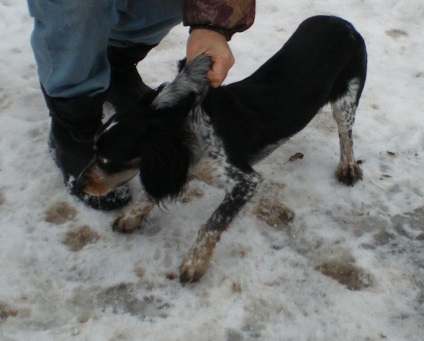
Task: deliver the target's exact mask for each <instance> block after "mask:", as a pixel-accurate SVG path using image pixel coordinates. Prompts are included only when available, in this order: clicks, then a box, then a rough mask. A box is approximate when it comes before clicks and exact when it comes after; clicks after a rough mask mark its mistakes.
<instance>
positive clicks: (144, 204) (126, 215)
mask: <svg viewBox="0 0 424 341" xmlns="http://www.w3.org/2000/svg"><path fill="white" fill-rule="evenodd" d="M154 206H155V202H154V201H153V200H152V199H151V198H150V197H148V196H143V197H141V198H140V199H139V200H137V202H136V203H134V204H133V205H132V206H131V207H130V208H129V209H128V210H125V211H124V212H123V213H121V214H120V215H119V216H118V218H116V220H115V221H114V222H113V224H112V228H113V230H114V231H118V232H121V233H131V232H133V231H134V230H135V229H136V228H138V227H140V226H141V224H142V223H143V221H144V220H145V218H146V217H147V215H148V214H149V213H150V211H151V210H152V209H153V207H154Z"/></svg>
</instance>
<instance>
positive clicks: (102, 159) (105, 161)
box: [97, 156, 110, 165]
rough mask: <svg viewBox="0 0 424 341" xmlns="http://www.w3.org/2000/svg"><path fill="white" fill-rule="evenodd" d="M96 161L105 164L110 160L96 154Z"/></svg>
mask: <svg viewBox="0 0 424 341" xmlns="http://www.w3.org/2000/svg"><path fill="white" fill-rule="evenodd" d="M97 161H98V162H99V163H101V164H103V165H107V164H108V163H110V160H108V159H106V158H104V157H101V156H97Z"/></svg>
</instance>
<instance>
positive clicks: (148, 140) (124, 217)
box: [79, 16, 367, 282]
mask: <svg viewBox="0 0 424 341" xmlns="http://www.w3.org/2000/svg"><path fill="white" fill-rule="evenodd" d="M210 67H211V61H210V59H209V58H208V57H206V56H200V57H198V58H196V59H195V60H193V61H192V62H191V63H188V64H187V65H185V66H184V68H183V69H182V70H181V71H180V73H179V74H178V75H177V77H176V78H175V80H174V81H173V82H171V83H167V84H164V85H162V86H161V87H159V88H158V89H157V90H155V91H154V92H152V94H151V96H150V98H149V99H147V100H146V103H141V104H140V106H139V107H138V108H137V109H136V110H134V111H133V112H127V113H118V114H116V115H114V116H112V117H111V118H110V119H109V121H108V122H107V123H105V124H104V126H103V127H102V128H101V129H100V131H99V132H98V134H97V136H96V138H95V145H94V150H95V158H94V159H93V161H92V163H91V164H90V165H89V166H88V167H87V168H86V170H85V171H84V172H83V173H82V174H81V176H80V177H79V184H80V185H81V186H82V187H83V188H84V190H85V191H86V192H87V193H90V194H91V195H100V194H104V193H107V192H109V191H111V190H112V189H114V188H115V187H117V186H119V185H122V184H123V183H125V182H127V181H129V180H130V179H131V178H133V177H134V176H135V175H137V174H140V179H141V183H142V185H143V188H144V190H145V192H146V196H145V197H143V198H142V200H141V202H138V203H137V204H136V205H134V206H133V207H132V208H130V209H129V210H128V211H126V212H124V213H122V214H121V215H120V216H119V217H118V218H117V219H116V221H115V222H114V228H115V229H116V230H119V231H121V232H131V231H133V230H134V229H135V228H137V227H138V226H139V225H140V224H142V222H143V220H144V219H145V218H146V216H147V215H148V214H149V212H150V211H151V210H152V208H153V207H154V205H155V204H156V203H158V202H160V201H163V200H165V199H169V198H171V199H172V198H176V197H177V196H178V195H179V194H180V193H181V192H182V191H183V189H184V187H185V185H186V184H187V183H188V181H189V179H190V178H191V177H193V176H194V177H196V178H198V179H200V180H202V181H204V182H206V183H208V184H210V185H213V186H217V187H219V188H223V189H225V191H226V195H225V198H224V200H223V202H222V203H221V204H220V205H219V206H218V208H216V210H215V211H214V212H213V214H212V215H211V217H210V218H209V219H208V221H207V222H206V223H205V224H204V225H203V226H202V227H201V228H200V230H199V232H198V236H197V239H196V241H195V242H194V244H193V245H192V247H191V248H190V250H189V251H188V253H187V254H186V256H185V258H184V260H183V262H182V264H181V267H180V279H181V281H183V282H189V281H196V280H199V279H200V278H201V277H202V276H203V275H204V274H205V273H206V270H207V268H208V265H209V261H210V259H211V256H212V254H213V250H214V247H215V245H216V243H217V242H218V241H219V238H220V235H221V233H222V232H223V231H224V230H225V229H226V228H227V227H228V226H229V224H230V222H231V221H232V220H233V218H234V217H235V216H236V214H237V213H238V212H239V211H240V209H241V208H242V207H243V206H244V205H245V204H246V203H247V202H248V201H249V200H250V199H251V198H252V196H253V195H254V193H255V189H256V187H257V186H258V184H259V183H260V181H261V177H260V175H259V174H258V173H257V172H255V171H254V170H253V168H252V165H253V164H255V162H257V161H259V160H261V159H263V158H264V157H266V156H267V155H269V154H270V153H271V152H272V151H273V150H274V149H276V148H277V147H278V146H280V145H281V144H282V143H283V142H285V141H286V140H287V139H288V138H290V137H291V136H293V135H294V134H296V133H297V132H299V131H300V130H302V129H303V128H304V127H305V126H306V125H307V124H308V123H309V122H310V121H311V120H312V118H313V117H314V116H315V114H316V113H317V112H318V111H319V110H320V109H321V108H322V107H323V106H324V105H326V104H327V103H330V104H331V106H332V109H333V114H334V118H335V120H336V122H337V126H338V132H339V137H340V162H339V165H338V168H337V171H336V176H337V178H338V179H339V180H340V181H341V182H343V183H345V184H346V185H353V184H354V183H355V182H356V181H357V180H358V179H361V178H362V171H361V169H360V168H359V166H358V165H357V163H356V161H355V159H354V156H353V142H352V126H353V123H354V119H355V112H356V108H357V106H358V102H359V98H360V96H361V93H362V90H363V87H364V83H365V78H366V69H367V53H366V48H365V43H364V40H363V39H362V37H361V35H360V34H359V33H358V32H357V31H356V30H355V29H354V27H353V26H352V25H351V24H350V23H349V22H347V21H345V20H343V19H340V18H337V17H332V16H316V17H312V18H309V19H307V20H305V21H304V22H303V23H302V24H301V25H300V26H299V28H298V29H297V30H296V32H295V33H294V34H293V36H292V37H291V38H290V39H289V40H288V41H287V43H286V44H285V45H284V46H283V48H282V49H281V50H280V51H279V52H277V53H276V54H275V55H274V56H273V57H272V58H271V59H270V60H269V61H267V62H266V63H265V64H264V65H263V66H262V67H260V68H259V69H258V70H257V71H256V72H255V73H253V74H252V75H251V76H250V77H248V78H246V79H244V80H242V81H240V82H237V83H233V84H230V85H226V86H221V87H219V88H216V89H214V88H209V85H208V80H207V79H206V77H205V74H206V73H207V71H208V70H209V69H210Z"/></svg>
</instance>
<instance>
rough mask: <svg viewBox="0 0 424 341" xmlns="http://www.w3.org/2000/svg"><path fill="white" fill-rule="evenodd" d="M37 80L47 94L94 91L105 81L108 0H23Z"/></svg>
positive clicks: (112, 18)
mask: <svg viewBox="0 0 424 341" xmlns="http://www.w3.org/2000/svg"><path fill="white" fill-rule="evenodd" d="M28 7H29V11H30V14H31V15H32V16H33V17H34V30H33V33H32V35H31V45H32V48H33V52H34V56H35V60H36V62H37V66H38V74H39V79H40V83H41V84H42V86H43V87H44V90H45V91H46V93H47V94H48V95H49V96H51V97H60V98H73V97H80V96H86V95H88V96H94V95H95V94H97V93H100V92H103V91H106V90H107V88H108V85H109V64H108V60H107V56H106V51H107V42H108V38H109V34H110V31H111V29H112V27H113V26H114V25H115V24H116V23H117V19H118V18H117V15H116V11H114V6H113V0H96V1H92V0H72V1H69V0H28Z"/></svg>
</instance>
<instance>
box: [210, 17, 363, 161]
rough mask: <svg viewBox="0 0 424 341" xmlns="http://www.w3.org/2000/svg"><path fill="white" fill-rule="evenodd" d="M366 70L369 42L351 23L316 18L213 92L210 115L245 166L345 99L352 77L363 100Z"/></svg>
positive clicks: (231, 151) (232, 153)
mask: <svg viewBox="0 0 424 341" xmlns="http://www.w3.org/2000/svg"><path fill="white" fill-rule="evenodd" d="M366 66H367V54H366V48H365V43H364V40H363V39H362V37H361V35H360V34H359V33H358V32H357V31H356V30H355V29H354V27H353V26H352V25H351V24H350V23H349V22H347V21H345V20H343V19H340V18H337V17H329V16H316V17H312V18H309V19H307V20H305V21H304V22H303V23H302V24H301V25H300V26H299V28H298V29H297V30H296V32H295V33H294V34H293V35H292V37H291V38H290V39H289V40H288V41H287V43H286V44H285V45H284V46H283V48H282V49H281V50H280V51H278V52H277V53H276V54H275V55H274V56H273V57H272V58H271V59H269V60H268V61H267V62H266V63H265V64H264V65H263V66H262V67H260V68H259V69H258V70H257V71H256V72H255V73H253V74H252V75H251V76H250V77H248V78H246V79H244V80H242V81H240V82H237V83H233V84H230V85H227V86H222V87H219V88H216V89H210V91H209V93H208V95H207V97H206V98H205V100H204V102H203V107H204V109H205V110H204V111H205V112H206V113H207V114H208V115H209V116H210V118H211V121H212V123H213V125H214V127H215V131H216V133H217V134H218V135H219V137H220V138H221V139H222V140H223V142H224V145H225V149H226V152H227V154H228V155H229V157H230V158H231V159H232V162H233V163H235V164H237V165H238V166H239V167H241V168H245V167H246V166H247V165H246V162H248V161H249V160H254V159H256V158H257V157H256V154H260V153H261V151H262V150H263V148H265V147H266V146H268V145H270V144H273V143H276V142H278V141H280V140H282V139H285V138H289V137H290V136H292V135H294V134H295V133H297V132H299V131H300V130H301V129H303V128H304V127H305V126H306V125H307V124H308V123H309V122H310V120H311V119H312V118H313V117H314V115H315V114H316V113H317V112H318V111H319V109H320V108H322V107H323V106H324V105H325V104H327V103H329V102H334V101H336V100H337V99H338V98H340V97H341V96H343V95H344V94H345V93H346V91H347V90H348V84H349V82H350V81H351V80H352V79H358V82H359V89H358V92H357V101H359V97H360V95H361V92H362V89H363V86H364V83H365V77H366ZM299 90H300V91H299ZM356 104H357V103H356Z"/></svg>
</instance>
